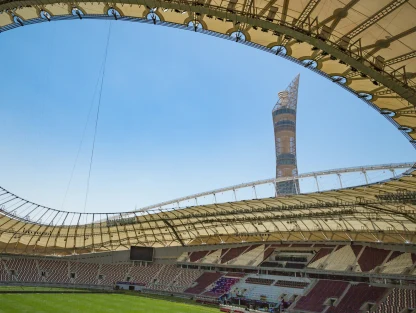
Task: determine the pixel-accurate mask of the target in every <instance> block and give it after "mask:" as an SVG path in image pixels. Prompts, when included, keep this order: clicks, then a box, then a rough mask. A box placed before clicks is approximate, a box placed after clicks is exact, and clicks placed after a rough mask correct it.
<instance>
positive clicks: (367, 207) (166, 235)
mask: <svg viewBox="0 0 416 313" xmlns="http://www.w3.org/2000/svg"><path fill="white" fill-rule="evenodd" d="M328 2H330V4H331V9H330V10H328V9H325V8H326V7H327V6H328V5H329V3H328ZM393 16H394V18H392V17H393ZM83 19H105V20H117V21H130V22H138V23H143V24H150V25H153V24H154V25H156V26H158V25H159V26H168V27H172V28H179V29H183V30H188V31H191V32H196V33H200V34H201V36H202V35H210V36H215V37H218V38H221V39H226V40H230V41H235V42H236V44H241V45H245V46H248V47H253V48H257V49H259V50H261V51H263V52H264V53H269V54H274V55H276V56H277V57H281V58H284V59H286V60H287V62H289V61H291V62H294V63H296V64H297V65H298V66H299V67H303V68H307V69H309V70H311V71H313V72H314V73H315V74H317V75H320V76H322V77H325V78H327V79H328V80H330V81H332V82H333V84H336V85H337V86H338V87H339V88H338V89H339V90H340V96H341V97H342V95H343V94H346V93H347V92H348V93H350V94H353V95H355V96H356V97H357V98H359V99H360V101H361V102H363V104H365V105H366V106H369V107H371V108H372V109H373V111H374V112H373V113H374V114H373V115H374V116H376V115H377V114H379V115H381V116H379V117H378V118H386V119H387V120H388V121H389V122H390V123H391V124H392V125H393V126H394V128H396V129H397V132H400V133H401V134H402V135H403V136H404V137H405V138H406V139H407V140H408V141H409V144H410V145H412V146H413V147H416V129H415V127H416V111H415V108H414V106H415V105H416V85H415V82H414V80H413V79H414V77H415V73H416V63H412V62H411V61H412V60H414V57H415V56H416V51H415V50H414V48H413V46H414V44H415V42H416V35H415V30H416V1H414V0H382V1H381V0H380V1H373V0H351V1H324V0H307V1H289V0H277V1H276V0H267V1H243V0H231V1H228V0H226V1H220V2H212V1H203V0H195V1H188V0H163V1H155V0H136V1H115V2H92V1H88V0H87V1H84V2H73V1H62V0H61V1H55V0H48V1H37V0H23V1H10V0H3V1H1V2H0V33H3V32H9V31H10V32H17V31H18V30H19V28H21V27H27V26H30V25H33V24H37V23H41V22H56V21H63V20H83ZM152 27H153V26H152ZM177 31H179V30H177ZM376 32H377V33H381V34H382V35H380V36H379V38H384V39H379V40H374V36H373V33H376ZM0 37H1V36H0ZM0 41H1V38H0ZM298 82H299V76H297V77H296V78H295V79H294V80H293V81H292V83H290V84H289V87H288V88H287V89H286V90H284V91H282V92H280V93H279V99H278V102H277V104H276V106H275V107H274V108H273V112H272V115H273V124H274V131H275V133H274V135H275V145H276V162H277V163H276V177H275V178H272V179H265V180H262V181H253V182H249V183H243V184H240V185H233V186H230V187H226V188H220V189H216V190H211V191H207V192H201V193H199V194H193V195H190V196H187V197H183V198H178V199H174V200H171V201H165V202H160V203H158V204H155V205H151V206H147V207H143V208H140V209H135V210H132V211H127V212H115V213H88V212H85V213H79V212H72V211H65V210H59V209H56V208H50V207H46V206H43V205H42V204H41V203H35V202H32V201H31V200H30V199H26V198H25V196H24V195H18V194H15V193H13V191H12V190H7V189H6V188H2V187H1V188H0V312H26V311H27V312H29V311H31V312H58V311H61V312H66V311H68V312H110V311H119V312H167V311H169V312H172V313H174V312H219V311H221V312H239V313H243V312H292V313H349V312H357V313H359V312H377V313H411V312H413V313H414V312H416V207H415V206H416V171H415V167H414V164H413V163H412V162H411V163H394V164H381V165H363V166H360V167H350V168H340V169H328V170H326V171H319V172H318V171H316V172H311V173H307V174H298V172H297V161H296V149H295V142H296V132H295V129H296V128H295V125H296V105H297V92H298V91H297V90H298ZM370 122H371V121H369V123H370ZM285 138H291V139H290V140H286V139H285ZM292 138H293V139H292ZM377 171H378V172H384V173H385V174H386V173H387V174H388V175H387V174H386V175H385V176H383V178H382V179H380V180H378V181H376V182H374V181H373V180H370V179H368V177H369V175H371V173H372V172H377ZM354 173H355V174H358V175H359V176H360V177H361V178H362V179H363V180H362V181H361V182H360V183H358V184H356V185H348V184H346V183H345V181H343V180H342V177H344V175H352V174H354ZM390 174H391V175H390ZM323 176H325V177H332V178H335V181H336V182H337V183H338V185H337V186H336V187H334V186H333V185H332V186H331V187H330V188H323V186H320V185H319V182H320V180H319V179H318V177H319V178H320V177H323ZM301 179H310V180H311V182H312V185H314V184H315V185H316V188H314V190H312V191H308V192H302V190H299V181H300V180H301ZM370 181H372V182H370ZM3 183H4V182H1V183H0V184H3ZM218 185H219V186H220V185H221V178H218ZM244 190H245V191H244ZM247 190H248V192H247ZM224 193H225V194H229V195H230V197H229V198H227V201H221V199H220V195H221V194H224ZM237 194H240V195H241V194H244V195H245V196H243V197H241V196H237ZM203 199H205V200H203ZM206 199H210V200H209V201H208V202H207V200H206ZM203 201H205V202H203Z"/></svg>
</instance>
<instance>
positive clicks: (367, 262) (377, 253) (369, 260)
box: [358, 247, 390, 272]
mask: <svg viewBox="0 0 416 313" xmlns="http://www.w3.org/2000/svg"><path fill="white" fill-rule="evenodd" d="M389 253H390V251H388V250H384V249H377V248H372V247H364V250H363V252H362V253H361V255H360V257H359V259H358V264H359V265H360V268H361V271H363V272H370V271H372V270H374V269H375V268H376V267H377V266H380V265H381V264H383V262H384V260H385V259H386V257H387V256H388V255H389Z"/></svg>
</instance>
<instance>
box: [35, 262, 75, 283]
mask: <svg viewBox="0 0 416 313" xmlns="http://www.w3.org/2000/svg"><path fill="white" fill-rule="evenodd" d="M39 269H40V271H41V272H45V277H44V279H43V281H45V282H51V283H60V284H68V283H69V282H70V279H69V262H68V261H58V260H42V259H40V260H39Z"/></svg>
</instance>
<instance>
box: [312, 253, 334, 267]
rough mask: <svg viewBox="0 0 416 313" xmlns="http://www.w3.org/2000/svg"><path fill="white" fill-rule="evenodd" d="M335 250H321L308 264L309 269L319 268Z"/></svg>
mask: <svg viewBox="0 0 416 313" xmlns="http://www.w3.org/2000/svg"><path fill="white" fill-rule="evenodd" d="M333 250H334V248H321V249H320V250H319V251H318V253H316V254H315V256H314V257H313V258H312V260H311V261H310V263H309V264H308V267H309V268H319V267H320V266H321V264H324V263H325V261H326V260H327V259H328V258H329V256H330V254H331V253H332V251H333Z"/></svg>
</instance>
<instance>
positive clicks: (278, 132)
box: [272, 74, 300, 195]
mask: <svg viewBox="0 0 416 313" xmlns="http://www.w3.org/2000/svg"><path fill="white" fill-rule="evenodd" d="M299 76H300V74H299V75H298V76H296V77H295V79H294V80H293V81H292V82H291V83H290V85H289V86H288V87H287V88H286V90H284V91H281V92H279V100H278V101H277V103H276V105H275V106H274V108H273V111H272V115H273V126H274V138H275V145H276V178H279V177H293V176H296V175H297V174H298V167H297V161H296V107H297V104H298V87H299ZM297 193H299V182H298V181H297V180H288V181H284V182H278V183H276V195H290V194H297Z"/></svg>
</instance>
